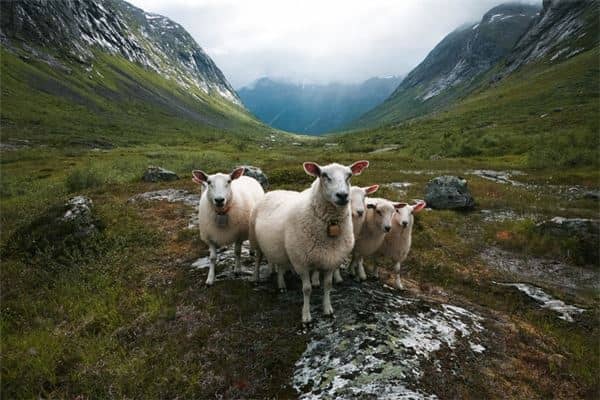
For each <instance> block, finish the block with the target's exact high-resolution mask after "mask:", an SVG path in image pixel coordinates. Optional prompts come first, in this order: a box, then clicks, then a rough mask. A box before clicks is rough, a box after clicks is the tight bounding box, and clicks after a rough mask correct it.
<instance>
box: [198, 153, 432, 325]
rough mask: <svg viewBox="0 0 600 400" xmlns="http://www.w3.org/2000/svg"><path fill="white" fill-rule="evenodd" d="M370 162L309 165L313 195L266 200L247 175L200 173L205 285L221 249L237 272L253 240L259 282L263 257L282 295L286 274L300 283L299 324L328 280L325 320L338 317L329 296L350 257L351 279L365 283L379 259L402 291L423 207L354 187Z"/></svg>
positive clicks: (284, 194)
mask: <svg viewBox="0 0 600 400" xmlns="http://www.w3.org/2000/svg"><path fill="white" fill-rule="evenodd" d="M368 166H369V162H368V161H357V162H355V163H353V164H352V165H350V166H344V165H340V164H337V163H333V164H329V165H326V166H320V165H318V164H316V163H313V162H305V163H304V171H306V173H307V174H309V175H311V176H314V177H315V178H316V179H315V180H314V182H313V183H312V185H311V187H309V188H308V189H306V190H304V191H302V192H295V191H290V190H274V191H270V192H268V193H266V194H265V193H264V191H263V188H262V187H261V185H260V184H259V183H258V181H256V180H255V179H253V178H250V177H246V176H243V174H244V168H243V167H241V168H237V169H235V170H234V171H233V172H231V173H230V174H223V173H217V174H214V175H207V174H206V173H205V172H203V171H200V170H195V171H193V172H192V175H193V180H194V181H195V182H196V183H199V184H201V185H202V196H201V198H200V205H199V217H200V237H201V239H202V241H203V242H204V243H206V244H207V246H208V247H209V249H210V270H209V273H208V278H207V279H206V284H207V285H209V286H210V285H212V284H213V283H214V280H215V265H216V262H217V249H218V248H220V247H223V246H227V245H230V244H232V243H234V244H235V267H234V272H238V271H239V270H240V262H241V260H240V256H241V248H242V242H243V241H244V240H247V239H249V240H250V247H251V249H252V250H253V251H254V252H255V257H256V260H255V262H256V264H255V269H254V279H255V280H256V281H258V280H259V266H260V263H261V261H262V258H263V257H266V259H267V261H268V263H269V266H270V267H271V271H274V270H276V271H277V284H278V287H279V289H280V290H281V291H285V289H286V285H285V280H284V274H285V272H286V271H287V270H288V269H292V268H293V270H294V271H295V272H296V273H297V274H298V275H299V276H300V278H301V279H302V292H303V294H304V305H303V307H302V322H303V323H310V322H311V319H312V318H311V315H310V294H311V291H312V287H313V286H319V285H320V276H319V274H320V272H322V273H323V292H324V296H323V314H325V315H327V316H332V315H333V308H332V307H331V301H330V296H329V294H330V291H331V285H332V280H334V279H335V281H336V282H339V281H341V280H342V277H341V275H340V272H339V268H340V267H341V266H342V264H343V263H344V262H345V261H346V260H347V259H348V258H349V256H351V262H350V271H351V272H353V273H354V275H355V276H356V278H357V279H359V280H365V279H366V278H367V277H366V274H365V270H364V267H363V259H364V257H367V256H371V255H382V256H386V257H389V258H391V259H392V260H393V261H394V263H395V265H394V271H395V272H396V286H397V287H398V288H401V287H402V286H401V282H400V278H399V276H398V274H397V273H398V272H399V271H400V263H401V262H402V261H404V259H405V258H406V256H407V254H408V251H409V250H410V245H411V231H412V225H413V214H414V213H417V212H419V211H421V210H422V209H423V208H424V207H425V202H423V201H419V202H417V203H416V204H413V205H409V204H407V203H395V202H392V201H390V200H386V199H383V198H372V197H367V196H368V195H371V194H373V193H374V192H376V191H377V189H378V188H379V186H378V185H373V186H369V187H366V188H361V187H356V186H350V180H351V178H352V176H353V175H360V174H361V173H362V172H363V170H364V169H365V168H367V167H368Z"/></svg>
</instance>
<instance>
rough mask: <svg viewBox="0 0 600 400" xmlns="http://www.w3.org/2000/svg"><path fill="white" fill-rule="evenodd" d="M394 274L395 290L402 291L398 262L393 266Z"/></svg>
mask: <svg viewBox="0 0 600 400" xmlns="http://www.w3.org/2000/svg"><path fill="white" fill-rule="evenodd" d="M394 272H395V274H396V279H395V282H394V283H395V285H396V288H397V289H400V290H403V289H404V285H403V284H402V281H401V280H400V261H398V262H397V263H396V264H394Z"/></svg>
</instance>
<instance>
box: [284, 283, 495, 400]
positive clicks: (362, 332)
mask: <svg viewBox="0 0 600 400" xmlns="http://www.w3.org/2000/svg"><path fill="white" fill-rule="evenodd" d="M315 292H320V290H316V291H315ZM315 297H318V299H315ZM331 298H332V304H333V308H334V310H335V319H333V320H331V319H326V318H324V317H323V316H322V314H321V307H320V304H319V300H320V296H314V295H313V301H312V304H313V305H314V306H313V311H312V314H313V320H314V321H315V325H314V327H313V328H312V329H311V331H310V337H311V339H310V342H309V343H308V345H307V347H306V350H305V351H304V353H303V354H302V357H301V358H300V359H299V360H298V361H297V362H296V364H295V371H294V375H293V379H292V383H293V386H294V388H295V389H296V390H297V391H298V392H299V393H300V398H301V399H317V398H318V399H348V398H360V399H366V398H369V399H370V398H377V399H423V398H436V396H435V395H434V394H431V393H427V392H425V391H424V389H423V385H421V383H420V380H421V378H422V376H423V374H424V371H425V370H428V371H429V373H431V371H432V370H433V371H436V372H434V374H439V376H440V378H442V377H444V374H446V377H447V374H455V373H460V371H455V370H451V369H448V368H447V367H446V366H445V364H444V362H446V361H448V360H450V359H451V360H452V363H453V365H465V366H466V365H468V364H469V360H470V359H472V358H477V357H481V353H482V352H485V351H486V335H485V332H486V329H485V328H484V326H483V322H484V318H483V317H482V316H480V315H478V314H476V313H473V312H471V311H468V310H466V309H464V308H461V307H457V306H454V305H450V304H441V303H435V302H428V301H425V300H421V299H415V298H409V297H403V296H401V295H400V292H398V291H396V290H393V289H391V288H386V287H382V286H381V284H380V283H379V282H365V283H362V284H356V283H354V282H345V283H344V284H342V285H341V286H335V290H334V291H333V292H332V296H331ZM298 316H299V317H300V312H299V313H298ZM432 379H435V377H434V378H432Z"/></svg>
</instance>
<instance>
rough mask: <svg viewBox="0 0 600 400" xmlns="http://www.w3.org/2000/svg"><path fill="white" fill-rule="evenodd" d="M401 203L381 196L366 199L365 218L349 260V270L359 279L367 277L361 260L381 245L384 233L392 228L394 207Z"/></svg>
mask: <svg viewBox="0 0 600 400" xmlns="http://www.w3.org/2000/svg"><path fill="white" fill-rule="evenodd" d="M401 204H403V203H396V204H395V203H392V202H391V201H389V200H386V199H382V198H368V199H367V200H366V213H365V220H364V222H363V224H362V228H361V230H360V233H359V234H358V238H357V239H356V242H355V244H354V249H353V250H352V261H350V271H352V272H354V274H355V276H356V277H357V279H359V280H361V281H364V280H366V279H367V275H366V273H365V269H364V266H363V260H364V258H365V257H368V256H371V255H374V254H375V253H376V252H377V250H378V249H379V248H380V247H381V244H382V243H383V241H384V239H385V237H386V234H387V233H388V232H390V231H391V229H392V218H393V217H394V214H395V213H396V208H399V207H402V205H401Z"/></svg>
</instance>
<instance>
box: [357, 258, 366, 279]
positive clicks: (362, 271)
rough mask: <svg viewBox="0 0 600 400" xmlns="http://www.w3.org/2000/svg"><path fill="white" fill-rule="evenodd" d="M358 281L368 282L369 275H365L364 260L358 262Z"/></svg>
mask: <svg viewBox="0 0 600 400" xmlns="http://www.w3.org/2000/svg"><path fill="white" fill-rule="evenodd" d="M358 279H359V280H361V281H366V280H367V274H366V273H365V266H364V265H363V258H362V257H361V258H360V259H359V260H358Z"/></svg>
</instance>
